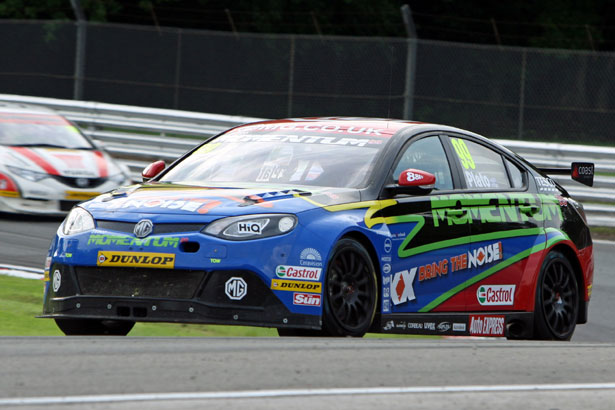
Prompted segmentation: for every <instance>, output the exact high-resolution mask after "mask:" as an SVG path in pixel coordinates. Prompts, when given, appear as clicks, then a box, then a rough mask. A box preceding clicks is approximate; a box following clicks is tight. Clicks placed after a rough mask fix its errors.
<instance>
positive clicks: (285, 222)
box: [202, 214, 297, 241]
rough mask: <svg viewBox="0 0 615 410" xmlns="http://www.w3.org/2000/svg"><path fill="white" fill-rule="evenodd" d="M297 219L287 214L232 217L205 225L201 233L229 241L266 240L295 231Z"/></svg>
mask: <svg viewBox="0 0 615 410" xmlns="http://www.w3.org/2000/svg"><path fill="white" fill-rule="evenodd" d="M295 226H297V217H296V216H294V215H288V214H261V215H244V216H233V217H230V218H222V219H218V220H217V221H214V222H212V223H210V224H209V225H207V226H206V227H205V228H204V229H203V231H202V232H203V233H206V234H208V235H212V236H217V237H218V238H223V239H228V240H231V241H245V240H250V239H260V238H267V237H270V236H276V235H282V234H285V233H288V232H290V231H292V230H293V229H295Z"/></svg>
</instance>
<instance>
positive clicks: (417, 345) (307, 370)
mask: <svg viewBox="0 0 615 410" xmlns="http://www.w3.org/2000/svg"><path fill="white" fill-rule="evenodd" d="M59 222H60V220H59V219H46V220H40V219H38V218H29V217H9V216H6V215H0V264H13V265H22V266H29V267H39V268H40V267H42V265H43V262H44V258H45V253H46V250H47V248H48V246H49V242H50V240H51V237H52V236H53V233H54V232H55V230H56V229H57V226H58V225H59ZM594 249H595V256H596V273H595V281H594V292H593V296H592V302H591V305H590V315H589V323H587V324H585V325H582V326H579V327H578V328H577V331H576V333H575V335H574V337H573V340H572V342H564V343H556V342H512V341H506V340H502V339H490V340H482V339H459V338H456V339H440V340H432V339H428V340H427V339H308V338H284V339H283V338H273V339H270V338H255V339H252V338H246V339H244V338H234V339H219V338H215V339H206V338H135V337H126V338H103V337H97V338H89V337H87V338H85V337H84V338H78V337H0V410H1V409H4V408H16V409H26V408H27V409H41V408H45V409H60V408H61V409H67V408H70V409H108V408H114V409H143V408H148V409H150V408H151V409H197V408H199V409H202V408H207V409H236V408H237V409H239V408H241V409H243V408H245V409H282V408H284V409H287V408H292V409H296V408H304V407H305V408H310V409H312V408H316V409H320V408H322V409H333V408H335V409H350V408H352V409H373V408H376V407H382V406H386V407H387V410H389V409H408V408H412V409H491V408H502V409H504V408H506V409H509V408H510V409H520V408H523V409H527V410H531V409H613V408H615V343H612V341H613V340H615V339H614V336H615V325H613V320H612V315H611V313H610V312H611V307H612V306H614V304H613V303H614V302H615V300H614V298H615V296H613V295H614V290H615V274H614V273H613V270H612V269H611V268H610V267H611V266H615V252H613V251H614V250H615V246H614V245H613V243H608V242H597V243H596V244H595V247H594ZM0 308H2V306H0ZM0 326H1V324H0Z"/></svg>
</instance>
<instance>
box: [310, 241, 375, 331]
mask: <svg viewBox="0 0 615 410" xmlns="http://www.w3.org/2000/svg"><path fill="white" fill-rule="evenodd" d="M323 298H324V301H323V324H322V331H323V336H352V337H361V336H363V335H364V334H365V333H366V332H367V330H368V329H369V328H370V326H371V325H372V322H373V320H374V316H375V315H376V307H377V306H378V280H377V279H376V270H375V268H374V264H373V262H372V259H371V257H370V255H369V253H368V252H367V250H366V249H365V247H364V246H363V245H361V244H360V243H359V242H357V241H355V240H354V239H348V238H346V239H341V240H340V241H339V242H338V243H337V244H336V245H335V247H334V248H333V252H331V257H330V259H329V263H328V268H327V274H326V276H325V280H324V292H323Z"/></svg>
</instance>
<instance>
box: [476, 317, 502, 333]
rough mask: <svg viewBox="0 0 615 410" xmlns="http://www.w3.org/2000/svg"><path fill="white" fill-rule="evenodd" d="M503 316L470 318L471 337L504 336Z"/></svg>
mask: <svg viewBox="0 0 615 410" xmlns="http://www.w3.org/2000/svg"><path fill="white" fill-rule="evenodd" d="M504 325H505V319H504V316H486V315H471V316H470V335H472V336H504V330H505V326H504Z"/></svg>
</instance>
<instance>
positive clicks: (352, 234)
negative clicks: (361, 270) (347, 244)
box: [340, 231, 382, 333]
mask: <svg viewBox="0 0 615 410" xmlns="http://www.w3.org/2000/svg"><path fill="white" fill-rule="evenodd" d="M344 238H348V239H354V240H355V241H357V242H359V243H360V244H361V245H363V247H364V248H365V250H367V253H369V257H370V258H371V259H372V263H373V264H374V270H375V271H376V281H377V286H376V290H377V292H378V294H377V295H376V297H377V303H376V315H375V316H374V321H373V322H372V326H371V328H370V330H369V332H372V333H376V332H379V329H380V315H381V314H382V312H381V306H382V300H381V298H382V272H381V270H380V260H379V259H378V253H377V252H376V248H375V247H374V244H373V243H372V241H370V240H369V238H368V237H367V235H365V234H364V233H362V232H359V231H349V232H346V233H344V234H343V235H342V236H341V237H340V239H344Z"/></svg>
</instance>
